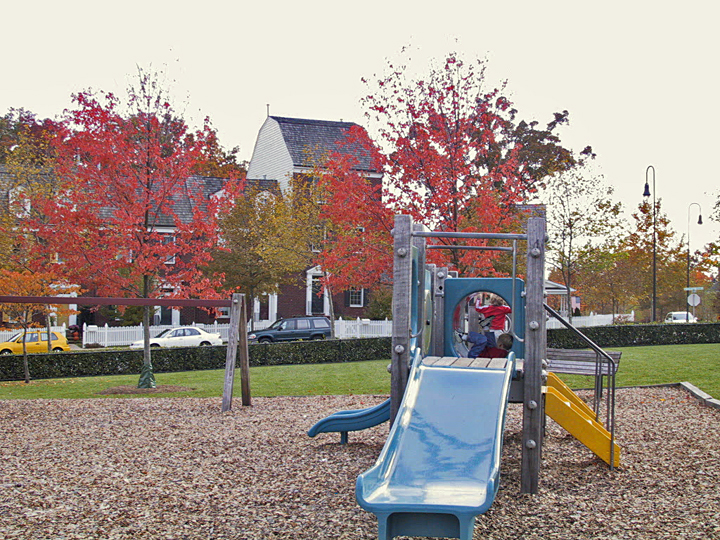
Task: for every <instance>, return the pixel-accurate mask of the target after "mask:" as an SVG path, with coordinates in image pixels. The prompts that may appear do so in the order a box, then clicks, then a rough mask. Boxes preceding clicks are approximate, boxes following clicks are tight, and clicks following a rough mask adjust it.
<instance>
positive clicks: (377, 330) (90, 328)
mask: <svg viewBox="0 0 720 540" xmlns="http://www.w3.org/2000/svg"><path fill="white" fill-rule="evenodd" d="M270 324H272V323H271V322H269V321H256V322H255V325H254V327H255V330H263V329H264V328H267V327H268V326H270ZM190 326H197V327H199V328H202V329H203V330H205V331H207V332H211V333H213V334H220V337H222V340H223V341H224V342H227V340H228V331H229V328H230V325H229V324H227V323H225V324H218V323H217V322H215V323H213V324H192V325H190ZM167 328H172V325H158V326H151V327H150V335H151V336H156V335H158V334H159V333H160V332H162V331H163V330H165V329H167ZM247 330H248V332H249V331H250V325H249V324H248V327H247ZM390 335H392V321H387V320H385V321H370V320H365V319H356V320H348V321H345V320H337V321H335V336H336V337H337V338H339V339H348V338H366V337H386V336H390ZM82 336H83V347H84V346H85V345H86V344H88V343H93V344H94V343H97V344H99V345H102V346H103V347H117V346H122V345H130V344H131V343H132V342H133V341H140V340H141V339H142V338H143V327H142V326H108V325H105V326H94V325H83V333H82Z"/></svg>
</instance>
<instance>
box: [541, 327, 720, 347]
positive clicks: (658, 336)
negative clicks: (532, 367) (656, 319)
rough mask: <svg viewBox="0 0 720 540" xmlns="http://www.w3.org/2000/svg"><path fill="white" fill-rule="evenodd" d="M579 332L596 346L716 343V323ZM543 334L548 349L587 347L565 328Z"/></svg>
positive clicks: (718, 331) (718, 335) (719, 335)
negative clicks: (546, 336) (545, 336)
mask: <svg viewBox="0 0 720 540" xmlns="http://www.w3.org/2000/svg"><path fill="white" fill-rule="evenodd" d="M580 331H581V332H582V333H583V334H585V335H586V336H587V337H589V338H590V339H591V340H593V341H594V342H595V343H596V344H598V345H599V346H600V347H632V346H634V345H683V344H690V343H720V324H717V323H690V324H632V325H619V326H592V327H587V328H580ZM547 335H548V338H547V342H548V347H553V348H556V349H585V348H587V344H585V342H584V341H582V340H581V339H580V338H578V337H577V336H575V334H573V333H572V332H571V331H570V330H568V329H567V328H561V329H554V330H548V332H547Z"/></svg>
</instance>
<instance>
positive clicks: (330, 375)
mask: <svg viewBox="0 0 720 540" xmlns="http://www.w3.org/2000/svg"><path fill="white" fill-rule="evenodd" d="M613 350H619V351H622V359H621V360H620V370H619V371H618V376H617V384H618V386H637V385H647V384H661V383H673V382H681V381H688V382H690V383H692V384H694V385H695V386H697V387H698V388H700V389H701V390H704V391H705V392H707V393H708V394H710V395H712V396H713V397H716V398H718V399H720V344H717V343H713V344H703V345H662V346H654V347H625V348H621V349H616V348H613ZM388 362H389V361H388V360H379V361H372V362H352V363H347V364H314V365H303V366H267V367H254V368H251V369H250V389H251V393H252V395H253V396H308V395H346V394H389V393H390V375H389V374H388V373H387V370H386V368H387V365H388ZM224 375H225V374H224V370H210V371H186V372H182V373H157V374H156V375H155V377H156V379H157V384H158V385H177V386H184V387H187V388H191V389H192V390H190V391H186V392H175V393H172V394H159V393H158V394H155V393H154V394H151V395H152V396H158V397H161V396H166V397H167V396H173V397H219V396H222V391H223V381H224ZM235 375H236V376H235V388H234V390H235V392H234V394H235V395H236V396H239V395H240V374H239V370H238V371H236V374H235ZM561 377H562V379H563V380H564V381H565V382H567V383H568V384H570V386H572V387H573V388H590V387H592V386H593V382H592V378H591V377H575V376H569V375H563V376H561ZM138 378H139V375H123V376H113V377H110V376H107V377H84V378H76V379H47V380H38V381H31V382H30V384H27V385H26V384H25V383H23V382H0V399H39V398H42V399H61V398H99V397H108V396H104V395H101V394H99V392H101V391H103V390H107V389H108V388H112V387H116V386H122V385H132V386H135V385H137V382H138ZM147 396H148V395H147V394H140V395H135V394H133V395H126V394H113V395H111V397H123V398H133V397H147Z"/></svg>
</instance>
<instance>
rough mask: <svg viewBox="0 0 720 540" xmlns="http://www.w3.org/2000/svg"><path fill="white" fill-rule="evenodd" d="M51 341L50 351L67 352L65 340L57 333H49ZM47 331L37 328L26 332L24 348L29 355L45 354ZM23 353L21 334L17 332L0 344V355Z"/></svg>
mask: <svg viewBox="0 0 720 540" xmlns="http://www.w3.org/2000/svg"><path fill="white" fill-rule="evenodd" d="M50 336H51V341H50V349H51V350H52V351H53V352H62V351H69V350H70V345H68V342H67V339H65V336H63V335H62V334H59V333H58V332H50ZM47 339H48V335H47V329H45V328H37V329H32V330H28V331H27V337H26V338H25V346H26V348H27V352H29V353H46V352H48V346H47ZM22 353H23V332H18V333H17V334H15V335H14V336H12V337H11V338H10V339H8V340H7V341H5V342H4V343H0V354H22Z"/></svg>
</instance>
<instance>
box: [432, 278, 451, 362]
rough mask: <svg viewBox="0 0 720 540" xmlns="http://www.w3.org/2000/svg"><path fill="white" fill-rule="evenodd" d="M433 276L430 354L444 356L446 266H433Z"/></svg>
mask: <svg viewBox="0 0 720 540" xmlns="http://www.w3.org/2000/svg"><path fill="white" fill-rule="evenodd" d="M434 274H435V276H434V278H433V308H434V310H435V311H434V319H433V337H432V345H431V347H430V351H431V352H430V354H431V356H445V280H446V279H447V277H448V269H447V267H443V268H435V271H434Z"/></svg>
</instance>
